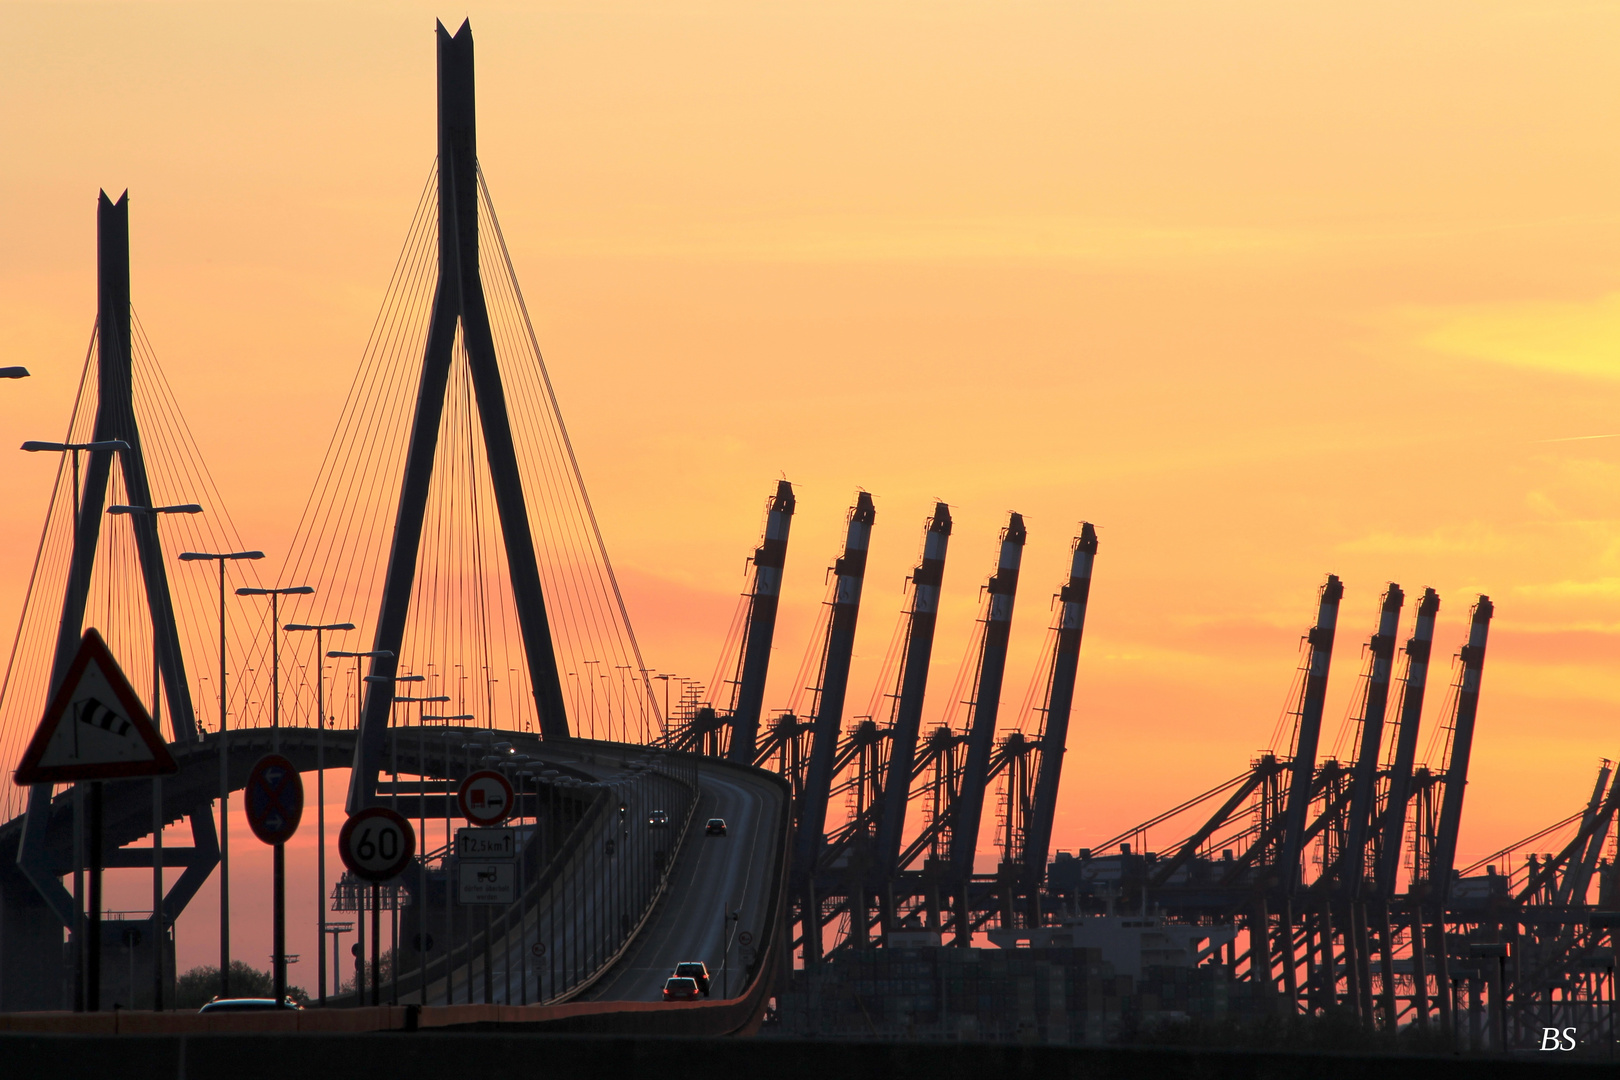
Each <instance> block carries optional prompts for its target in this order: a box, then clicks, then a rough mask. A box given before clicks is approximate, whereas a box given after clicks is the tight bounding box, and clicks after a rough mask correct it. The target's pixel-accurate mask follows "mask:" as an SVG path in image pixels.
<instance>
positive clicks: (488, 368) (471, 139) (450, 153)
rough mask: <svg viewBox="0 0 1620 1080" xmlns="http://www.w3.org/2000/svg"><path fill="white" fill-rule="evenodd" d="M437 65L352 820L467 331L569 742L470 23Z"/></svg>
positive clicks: (372, 768) (547, 704)
mask: <svg viewBox="0 0 1620 1080" xmlns="http://www.w3.org/2000/svg"><path fill="white" fill-rule="evenodd" d="M438 58H439V135H438V138H439V147H438V150H439V167H438V203H439V206H438V211H439V212H438V225H439V228H438V234H439V237H438V239H439V243H438V284H437V287H436V289H435V292H434V298H433V315H432V322H431V324H430V326H429V329H428V335H427V345H426V349H425V352H424V357H423V364H422V374H421V381H420V383H419V385H418V389H417V396H416V407H415V411H414V415H413V417H412V422H411V437H410V444H409V447H408V449H407V451H406V456H405V474H404V481H403V484H402V486H401V490H400V499H399V508H398V512H397V515H396V517H395V524H394V532H393V541H392V545H391V547H390V550H389V556H388V570H387V574H386V577H385V578H384V583H383V593H382V604H381V609H380V611H379V614H378V619H377V629H376V636H375V639H374V640H375V644H374V645H373V646H372V650H373V652H374V653H375V654H376V655H374V656H373V657H372V658H371V664H370V668H371V674H372V675H373V676H374V677H375V678H374V679H373V680H371V681H370V682H369V684H368V689H367V691H366V696H365V705H364V709H363V712H362V715H361V721H360V738H359V740H358V741H357V743H356V748H355V761H354V771H353V774H352V779H351V781H350V786H349V798H348V806H349V810H350V812H351V813H352V812H354V811H357V810H360V809H362V808H364V807H366V806H368V805H370V804H371V803H372V802H373V801H374V799H375V796H376V784H377V774H378V772H379V770H380V769H381V768H382V764H383V762H382V758H383V747H384V743H385V740H386V735H387V729H388V722H389V713H390V711H391V705H392V703H393V697H394V695H393V684H392V678H393V676H394V675H395V673H396V670H397V668H398V658H399V655H400V649H401V645H402V643H403V640H404V635H405V624H406V618H407V616H408V614H409V612H410V607H411V593H412V586H413V584H414V582H415V578H416V572H417V561H418V557H419V554H420V550H421V545H422V528H423V518H424V514H425V511H426V508H427V502H428V494H429V488H430V486H431V482H432V478H433V468H434V456H435V449H436V446H437V443H438V441H439V428H440V421H441V419H442V417H443V414H444V406H445V395H446V391H447V386H448V383H449V378H450V365H451V359H452V355H453V353H454V350H455V344H456V337H457V330H458V329H459V330H460V334H461V343H462V345H463V348H464V349H465V352H466V357H467V363H468V368H469V372H470V375H471V380H472V385H473V391H474V394H475V395H476V399H477V407H478V416H479V425H480V431H481V434H482V436H483V441H484V447H485V451H486V456H487V460H488V467H489V476H490V480H491V482H492V486H493V488H494V493H495V508H496V513H497V516H498V519H499V522H500V528H501V537H502V542H503V547H504V550H505V555H506V564H507V568H508V573H509V575H510V580H511V586H512V596H513V603H514V606H515V608H516V610H517V617H518V624H519V627H520V630H521V636H522V646H523V652H524V654H525V658H526V660H527V664H528V674H529V678H530V685H531V686H532V688H533V694H534V699H535V708H536V711H537V713H538V716H539V723H540V731H541V734H542V735H543V736H544V737H545V738H547V739H565V738H567V737H568V735H569V723H568V713H567V709H566V707H565V704H564V699H563V690H562V679H561V674H560V672H559V670H558V665H557V655H556V652H555V649H554V648H553V643H552V638H551V627H550V624H549V622H548V619H547V614H546V602H545V596H544V593H543V590H542V588H541V581H540V569H539V565H538V563H537V561H536V557H535V547H534V538H533V535H532V533H531V531H530V527H529V515H528V510H527V506H526V504H525V501H524V495H523V484H522V480H521V477H520V474H519V470H518V460H517V451H516V449H515V447H514V444H513V440H512V429H511V424H510V421H509V417H508V412H507V399H506V390H505V387H504V386H503V384H502V379H501V370H500V364H499V362H498V358H497V356H496V349H495V339H494V335H493V333H492V332H491V329H490V320H489V309H488V305H487V303H486V300H485V297H484V283H483V279H482V276H481V275H480V273H479V268H478V244H479V237H478V190H479V174H478V152H477V119H476V117H477V114H476V109H475V104H474V94H473V39H472V27H471V25H470V24H468V23H465V22H464V23H462V25H461V28H460V29H459V30H457V31H456V33H455V34H454V35H452V34H451V33H450V32H449V31H448V30H446V29H445V28H444V24H442V23H440V24H439V25H438Z"/></svg>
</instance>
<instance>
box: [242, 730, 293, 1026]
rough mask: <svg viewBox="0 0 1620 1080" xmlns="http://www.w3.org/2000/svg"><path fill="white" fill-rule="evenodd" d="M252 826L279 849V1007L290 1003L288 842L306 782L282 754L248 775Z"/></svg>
mask: <svg viewBox="0 0 1620 1080" xmlns="http://www.w3.org/2000/svg"><path fill="white" fill-rule="evenodd" d="M242 795H243V798H242V805H243V807H244V809H245V810H246V811H247V819H248V826H249V827H250V828H252V830H253V835H254V836H257V837H258V838H259V839H260V840H261V841H262V842H264V843H266V844H269V845H270V846H271V847H272V848H274V849H275V862H274V868H275V869H274V879H275V881H274V898H273V900H272V904H271V907H272V911H273V915H272V920H273V926H272V929H271V943H272V944H271V947H270V951H271V953H272V956H271V959H270V964H271V970H272V971H273V972H274V981H275V991H274V993H275V999H276V1007H277V1008H281V1007H282V1006H283V1005H285V1004H286V1000H287V849H286V845H287V841H288V840H290V839H292V835H293V833H295V832H297V831H298V821H299V819H300V818H301V817H303V815H304V781H303V779H302V778H301V777H300V776H299V775H298V770H297V768H295V767H294V766H293V763H292V762H290V761H288V760H287V759H286V758H284V757H282V756H281V755H280V754H266V755H265V756H264V757H262V758H260V759H259V760H258V761H257V762H255V763H254V766H253V771H252V772H250V773H248V782H247V790H246V791H244V792H243V793H242Z"/></svg>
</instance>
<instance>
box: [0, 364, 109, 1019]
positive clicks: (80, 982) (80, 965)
mask: <svg viewBox="0 0 1620 1080" xmlns="http://www.w3.org/2000/svg"><path fill="white" fill-rule="evenodd" d="M5 371H6V372H7V375H6V377H7V378H11V379H17V378H21V377H22V376H24V375H27V374H28V372H27V370H26V369H24V368H6V369H5ZM22 449H23V450H24V451H25V452H27V453H30V454H37V453H41V452H55V453H64V454H71V455H72V461H73V557H72V559H71V561H70V562H69V563H68V595H69V596H74V595H76V594H77V589H78V584H79V513H80V509H81V508H80V506H79V454H80V452H81V451H89V452H90V453H95V452H97V451H112V450H128V449H129V443H127V442H125V441H124V440H123V439H98V440H95V441H92V442H81V443H68V442H43V441H40V440H37V439H30V440H29V441H28V442H25V443H23V444H22ZM51 689H52V690H53V691H54V690H55V689H56V688H55V687H54V686H53V687H52V688H51ZM98 790H99V789H98ZM93 854H94V856H95V859H96V861H97V865H100V860H101V851H100V847H99V845H98V846H97V848H96V850H95V851H94V852H93ZM84 855H85V850H84V788H83V786H82V785H80V784H74V785H73V908H74V911H73V950H74V953H75V955H74V958H73V969H74V976H73V1007H74V1009H75V1010H79V1011H82V1010H83V1009H84V1006H85V1000H84V999H85V985H84V982H85V962H86V960H87V958H88V956H89V954H90V952H91V951H92V950H89V949H87V948H86V946H87V945H91V946H94V950H93V952H94V955H95V958H96V959H95V964H96V968H97V974H98V976H99V972H100V964H101V922H100V918H99V911H100V902H101V895H100V893H101V883H100V880H99V878H100V875H99V874H92V875H91V877H92V879H93V880H92V888H93V890H94V891H95V893H96V895H95V896H93V897H90V901H91V906H92V907H95V908H96V909H97V912H98V917H97V919H96V921H95V923H94V924H93V925H92V926H90V927H88V928H87V927H86V926H85V919H84V910H85V899H86V898H85V895H84ZM87 929H88V931H89V936H90V937H93V938H94V939H95V940H92V941H87V940H86V930H87ZM96 989H97V990H98V992H99V990H100V988H99V987H97V988H96ZM100 1005H101V1003H100V1001H99V1000H98V1001H94V1002H92V1003H91V1008H93V1009H96V1008H100Z"/></svg>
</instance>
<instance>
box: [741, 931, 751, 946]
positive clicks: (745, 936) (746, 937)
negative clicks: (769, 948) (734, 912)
mask: <svg viewBox="0 0 1620 1080" xmlns="http://www.w3.org/2000/svg"><path fill="white" fill-rule="evenodd" d="M737 940H738V941H740V942H742V943H743V944H744V945H752V944H753V943H754V932H753V931H752V930H744V931H743V932H742V933H740V934H738V935H737Z"/></svg>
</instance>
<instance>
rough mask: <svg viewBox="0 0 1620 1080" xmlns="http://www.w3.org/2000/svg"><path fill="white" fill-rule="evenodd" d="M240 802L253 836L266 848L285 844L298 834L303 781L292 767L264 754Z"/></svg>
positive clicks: (277, 755) (251, 773) (249, 779)
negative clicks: (243, 807) (266, 845)
mask: <svg viewBox="0 0 1620 1080" xmlns="http://www.w3.org/2000/svg"><path fill="white" fill-rule="evenodd" d="M243 795H244V798H243V799H242V802H243V804H244V806H245V807H246V810H247V819H248V826H249V827H250V828H252V830H253V835H254V836H257V837H258V838H259V839H260V840H262V841H264V842H265V843H266V844H285V843H286V842H287V841H288V840H291V839H292V835H293V833H295V832H297V831H298V820H299V818H301V817H302V816H303V814H304V781H303V779H302V778H301V777H300V776H299V775H298V770H297V769H296V768H295V767H294V766H293V763H292V762H290V761H288V760H287V759H286V758H284V757H282V756H281V755H280V754H266V755H264V757H262V758H260V759H259V760H258V761H257V762H256V763H254V766H253V771H252V772H250V773H248V781H247V790H246V791H245V792H243Z"/></svg>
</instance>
